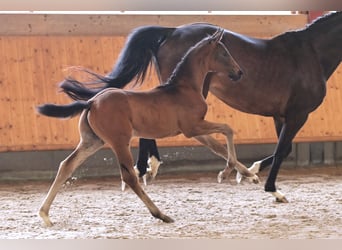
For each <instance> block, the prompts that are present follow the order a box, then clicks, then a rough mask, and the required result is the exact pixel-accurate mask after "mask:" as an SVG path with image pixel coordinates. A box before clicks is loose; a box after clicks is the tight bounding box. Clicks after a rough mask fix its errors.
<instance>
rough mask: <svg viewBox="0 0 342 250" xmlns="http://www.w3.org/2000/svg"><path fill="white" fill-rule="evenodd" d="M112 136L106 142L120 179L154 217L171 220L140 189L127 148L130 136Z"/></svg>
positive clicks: (165, 220)
mask: <svg viewBox="0 0 342 250" xmlns="http://www.w3.org/2000/svg"><path fill="white" fill-rule="evenodd" d="M113 138H115V141H114V140H110V141H109V142H108V143H109V144H110V145H111V147H112V149H113V151H114V152H115V153H116V156H117V159H118V162H119V166H120V172H121V178H122V180H123V181H124V182H125V183H126V184H127V185H128V186H129V187H130V188H131V189H132V190H133V191H134V192H135V193H136V194H137V195H138V197H139V198H140V199H141V200H142V201H143V203H144V204H145V205H146V207H147V208H148V210H149V211H150V213H151V214H152V215H153V216H154V217H155V218H158V219H160V220H162V221H164V222H168V223H170V222H173V219H172V218H170V217H169V216H167V215H165V214H163V213H162V212H161V211H160V210H159V208H158V207H157V206H156V205H155V204H154V203H153V201H152V200H151V199H150V198H149V197H148V195H147V194H146V193H145V191H144V190H143V189H142V187H141V185H140V183H139V181H138V177H137V176H136V173H135V171H134V167H133V158H132V155H131V152H130V149H129V140H130V138H129V137H126V136H123V135H121V136H120V135H119V136H113Z"/></svg>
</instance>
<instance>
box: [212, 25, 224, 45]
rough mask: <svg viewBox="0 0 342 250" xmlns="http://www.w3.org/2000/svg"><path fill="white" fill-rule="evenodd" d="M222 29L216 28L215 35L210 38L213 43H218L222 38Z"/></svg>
mask: <svg viewBox="0 0 342 250" xmlns="http://www.w3.org/2000/svg"><path fill="white" fill-rule="evenodd" d="M223 33H224V29H222V28H218V29H217V30H216V31H215V33H214V34H213V35H212V36H211V39H212V41H213V42H215V43H218V42H219V41H221V39H222V37H223Z"/></svg>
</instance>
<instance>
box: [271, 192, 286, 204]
mask: <svg viewBox="0 0 342 250" xmlns="http://www.w3.org/2000/svg"><path fill="white" fill-rule="evenodd" d="M271 194H272V195H273V196H274V197H275V198H276V202H278V203H289V201H288V200H287V199H286V197H285V195H284V194H282V193H281V192H280V191H278V190H277V191H275V192H271Z"/></svg>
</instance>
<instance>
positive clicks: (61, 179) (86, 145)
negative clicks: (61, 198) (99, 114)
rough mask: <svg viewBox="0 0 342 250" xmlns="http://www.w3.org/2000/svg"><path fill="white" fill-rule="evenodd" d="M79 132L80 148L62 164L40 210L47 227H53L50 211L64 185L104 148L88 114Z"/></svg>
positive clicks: (84, 113) (84, 116) (83, 117)
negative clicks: (87, 160)
mask: <svg viewBox="0 0 342 250" xmlns="http://www.w3.org/2000/svg"><path fill="white" fill-rule="evenodd" d="M79 130H80V135H81V138H80V142H79V144H78V146H77V147H76V149H75V150H74V151H73V152H72V153H71V154H70V155H69V156H68V157H67V158H66V159H65V160H64V161H62V162H61V163H60V165H59V169H58V172H57V175H56V177H55V180H54V182H53V183H52V185H51V187H50V190H49V192H48V194H47V196H46V198H45V199H44V201H43V203H42V205H41V207H40V209H39V215H40V217H41V218H42V219H43V221H44V222H45V224H46V225H47V226H52V222H51V220H50V218H49V210H50V207H51V204H52V202H53V200H54V199H55V197H56V195H57V193H58V191H59V190H60V189H61V187H62V185H63V184H64V183H65V181H66V180H67V179H68V178H70V177H71V175H72V173H73V172H74V171H75V169H76V168H77V167H79V166H80V165H81V164H82V162H84V161H85V160H86V158H88V157H89V156H90V155H92V154H94V153H95V152H96V151H97V150H99V149H100V148H101V147H102V146H103V142H102V140H101V139H100V138H98V137H97V136H96V135H95V134H94V133H93V131H92V130H91V128H90V127H89V124H88V121H87V119H86V112H83V113H82V115H81V118H80V123H79Z"/></svg>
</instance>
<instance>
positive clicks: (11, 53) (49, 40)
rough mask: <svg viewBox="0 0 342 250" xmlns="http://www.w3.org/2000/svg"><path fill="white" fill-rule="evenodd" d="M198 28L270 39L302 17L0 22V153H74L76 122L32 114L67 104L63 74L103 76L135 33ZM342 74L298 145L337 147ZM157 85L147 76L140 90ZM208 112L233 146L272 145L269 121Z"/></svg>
mask: <svg viewBox="0 0 342 250" xmlns="http://www.w3.org/2000/svg"><path fill="white" fill-rule="evenodd" d="M198 21H205V22H211V23H215V24H218V25H221V26H223V27H225V28H228V29H231V30H234V31H236V32H240V33H244V34H249V35H252V36H256V37H270V36H273V35H276V34H279V33H281V32H284V31H288V30H291V29H297V28H301V27H304V26H305V24H306V16H304V15H294V16H210V15H208V16H177V17H175V16H135V17H132V16H124V15H112V16H111V15H102V16H94V15H0V22H1V23H2V24H6V25H2V27H1V28H0V53H1V56H0V65H1V68H0V87H1V88H0V90H1V91H0V117H1V119H0V151H21V150H50V149H71V148H73V147H74V146H75V145H76V144H77V142H78V131H77V120H78V119H77V118H74V119H70V120H58V119H53V118H47V117H43V116H40V115H38V114H37V113H36V112H35V107H36V105H39V104H42V103H47V102H51V103H68V102H69V101H70V100H69V99H68V98H67V97H66V96H65V95H64V94H62V93H58V87H57V83H58V82H60V81H61V80H62V79H63V77H64V76H65V75H66V74H67V73H66V72H65V68H67V67H68V66H84V67H87V68H90V69H92V70H94V71H96V72H99V73H104V74H105V73H107V72H108V71H109V70H110V69H111V68H112V66H113V65H114V63H115V60H116V58H117V56H118V54H119V52H120V51H121V48H122V46H123V44H124V42H125V38H126V35H127V34H128V33H129V32H130V31H131V30H132V29H133V28H135V27H138V26H141V25H146V24H158V25H166V26H176V25H180V24H184V23H189V22H198ZM341 71H342V68H341V66H340V67H339V69H338V70H337V71H336V72H335V73H334V75H333V76H332V77H331V79H330V80H329V83H328V94H327V98H326V100H325V102H324V103H323V105H322V106H321V107H320V108H319V109H318V110H317V111H316V112H314V113H313V114H312V115H311V117H310V119H309V121H308V123H307V124H306V125H305V127H304V128H303V129H302V130H301V131H300V132H299V134H298V136H297V137H296V141H327V140H341V139H342V125H341V124H342V115H339V113H340V110H341V107H342V105H341V101H342V98H341V96H342V89H341V88H340V85H339V82H341V79H342V76H341ZM157 84H158V81H157V79H156V77H155V76H154V75H153V76H152V77H151V78H150V79H149V80H148V84H147V85H145V87H144V88H150V87H152V86H155V85H157ZM208 105H209V112H208V115H207V117H208V119H209V120H212V121H217V122H225V123H228V124H230V125H231V126H232V127H233V128H234V130H235V132H236V135H235V141H236V143H268V142H275V141H276V136H275V132H274V128H273V122H272V120H271V119H270V118H265V117H261V116H256V115H249V114H244V113H241V112H239V111H236V110H233V109H231V108H229V107H227V106H226V105H224V104H222V103H221V102H220V101H219V100H217V99H216V98H214V97H213V96H211V95H209V98H208ZM219 138H221V137H219ZM136 142H137V140H134V141H133V144H134V145H136ZM193 144H196V143H195V142H194V141H193V140H189V139H186V138H184V137H183V136H178V137H173V138H167V139H163V140H159V145H163V146H176V145H177V146H179V145H193Z"/></svg>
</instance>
